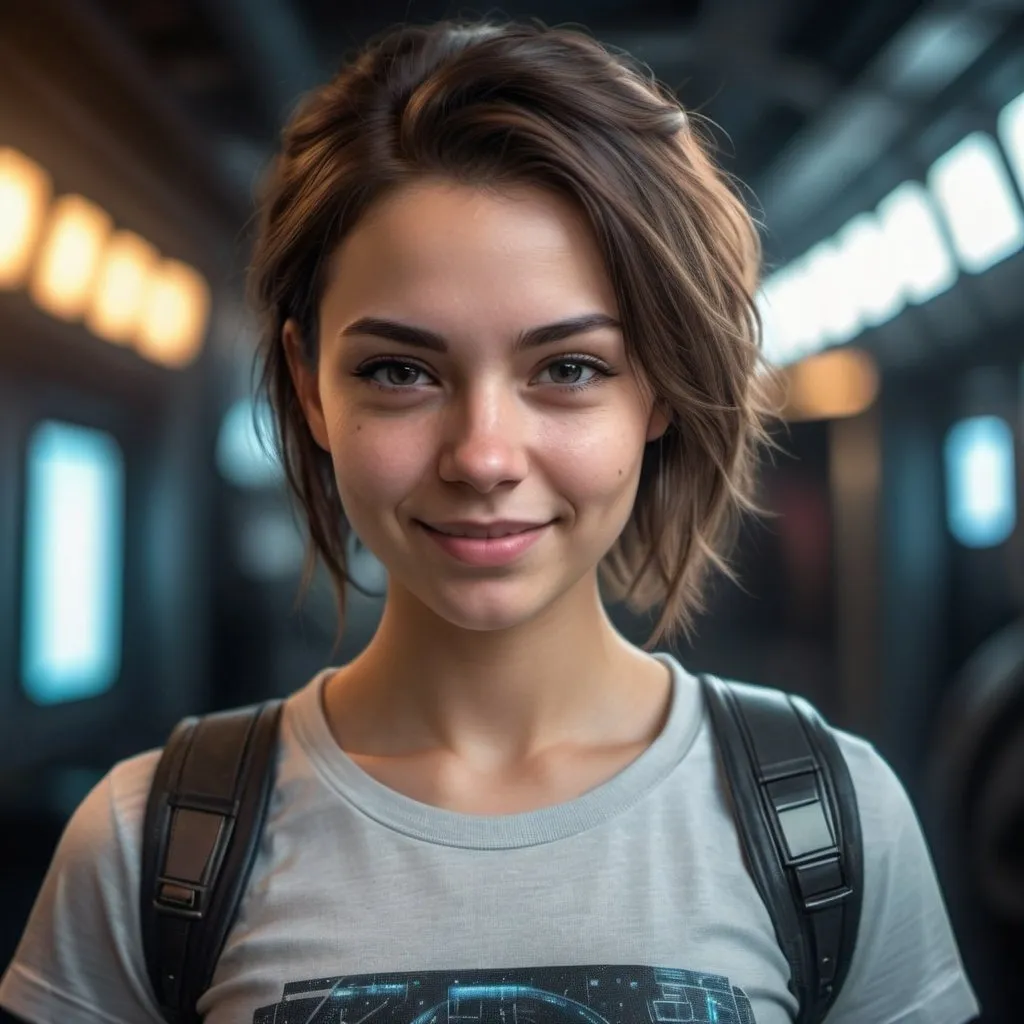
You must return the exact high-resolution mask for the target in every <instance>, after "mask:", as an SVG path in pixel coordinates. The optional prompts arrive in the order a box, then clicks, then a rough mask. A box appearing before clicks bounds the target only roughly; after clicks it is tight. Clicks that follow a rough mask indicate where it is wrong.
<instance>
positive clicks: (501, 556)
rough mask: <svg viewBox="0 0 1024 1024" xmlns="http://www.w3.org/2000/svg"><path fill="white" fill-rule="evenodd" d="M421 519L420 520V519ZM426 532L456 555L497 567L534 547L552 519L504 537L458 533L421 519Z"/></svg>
mask: <svg viewBox="0 0 1024 1024" xmlns="http://www.w3.org/2000/svg"><path fill="white" fill-rule="evenodd" d="M417 522H419V520H417ZM419 525H420V526H422V527H423V531H424V533H426V535H427V536H428V537H430V539H431V540H432V541H434V543H435V544H437V546H438V547H439V548H440V549H441V550H442V551H444V552H445V553H446V554H448V555H450V556H451V557H452V558H455V559H457V560H458V561H460V562H462V563H464V564H465V565H473V566H477V567H482V568H495V567H497V566H501V565H508V564H509V563H511V562H514V561H515V560H516V559H517V558H519V556H520V555H522V554H524V553H525V552H526V551H527V550H528V549H529V548H531V547H533V545H534V544H536V543H537V541H538V540H540V539H541V537H542V536H543V535H544V533H545V531H546V530H547V529H548V527H550V526H551V523H544V524H542V525H540V526H533V527H529V528H527V529H525V530H521V531H520V532H518V533H510V534H507V535H506V536H504V537H455V536H452V535H451V534H447V533H441V532H440V531H439V530H435V529H434V528H433V527H432V526H428V525H427V524H426V523H423V522H420V523H419Z"/></svg>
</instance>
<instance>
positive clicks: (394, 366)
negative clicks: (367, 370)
mask: <svg viewBox="0 0 1024 1024" xmlns="http://www.w3.org/2000/svg"><path fill="white" fill-rule="evenodd" d="M380 370H383V371H384V373H385V376H386V379H387V382H388V383H389V384H393V385H395V387H407V386H408V385H410V384H415V383H416V375H417V374H420V373H422V372H423V371H422V370H421V369H420V368H419V367H418V366H410V365H409V364H408V363H388V365H387V366H382V367H380V368H379V370H378V372H380Z"/></svg>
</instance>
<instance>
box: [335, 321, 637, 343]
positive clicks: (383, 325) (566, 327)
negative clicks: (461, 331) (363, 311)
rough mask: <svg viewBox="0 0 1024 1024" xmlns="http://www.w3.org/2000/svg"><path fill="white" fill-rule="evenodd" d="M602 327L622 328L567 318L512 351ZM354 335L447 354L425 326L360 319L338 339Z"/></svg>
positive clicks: (529, 333) (523, 337)
mask: <svg viewBox="0 0 1024 1024" xmlns="http://www.w3.org/2000/svg"><path fill="white" fill-rule="evenodd" d="M602 327H614V328H621V327H622V325H621V324H620V323H619V321H618V320H616V319H615V318H614V317H612V316H608V314H606V313H584V314H583V315H581V316H574V317H569V318H568V319H566V320H559V321H557V322H556V323H552V324H542V325H541V326H539V327H531V328H529V329H528V330H526V331H523V332H522V333H521V334H520V335H519V337H518V338H516V342H515V346H514V349H515V351H517V352H518V351H520V350H522V349H527V348H536V347H537V346H539V345H550V344H551V343H552V342H555V341H563V340H564V339H565V338H571V337H572V336H573V335H576V334H585V333H586V332H588V331H595V330H598V329H599V328H602ZM353 335H360V336H363V337H365V336H370V337H374V338H384V339H386V340H387V341H395V342H398V343H400V344H402V345H412V346H413V347H415V348H428V349H432V350H434V351H435V352H447V351H448V342H447V341H446V340H445V339H444V338H443V337H442V336H441V335H440V334H436V333H435V332H434V331H428V330H427V329H426V328H425V327H414V326H413V325H411V324H403V323H399V322H398V321H397V320H383V319H381V318H379V317H373V316H365V317H361V318H360V319H358V320H354V321H353V322H352V323H350V324H349V325H348V326H347V327H345V328H344V329H343V330H342V331H341V337H352V336H353Z"/></svg>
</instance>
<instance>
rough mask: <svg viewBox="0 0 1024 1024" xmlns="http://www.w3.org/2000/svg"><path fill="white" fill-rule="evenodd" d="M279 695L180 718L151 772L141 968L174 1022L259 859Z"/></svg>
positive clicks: (182, 1015) (203, 976) (211, 961)
mask: <svg viewBox="0 0 1024 1024" xmlns="http://www.w3.org/2000/svg"><path fill="white" fill-rule="evenodd" d="M280 713H281V702H280V701H268V702H267V703H265V704H259V705H254V706H252V707H248V708H241V709H239V710H237V711H226V712H219V713H217V714H212V715H206V716H205V717H202V718H186V719H184V720H183V721H181V722H180V723H179V724H178V725H177V726H176V728H175V729H174V731H173V732H172V733H171V737H170V739H169V740H168V741H167V746H166V747H164V750H163V753H162V755H161V757H160V761H159V763H158V765H157V769H156V774H155V775H154V778H153V784H152V788H151V789H150V793H149V800H148V802H147V804H146V818H145V825H144V831H143V843H142V878H141V885H140V912H141V924H142V946H143V952H144V955H145V959H146V968H147V970H148V972H149V978H150V982H151V983H152V986H153V992H154V994H155V996H156V999H157V1002H158V1003H159V1005H160V1009H161V1012H162V1013H163V1015H164V1018H165V1019H166V1020H167V1021H170V1022H173V1024H192V1022H198V1021H199V1020H200V1017H199V1015H198V1014H197V1012H196V1001H197V1000H198V999H199V997H200V995H202V993H203V992H204V991H206V989H207V988H208V987H209V985H210V981H211V979H212V978H213V970H214V967H215V966H216V964H217V959H218V957H219V956H220V953H221V950H222V949H223V947H224V941H225V939H226V938H227V935H228V931H229V930H230V928H231V925H232V923H233V921H234V919H235V915H236V914H237V912H238V906H239V904H240V902H241V899H242V894H243V893H244V891H245V887H246V883H247V882H248V880H249V875H250V873H251V871H252V866H253V863H254V861H255V860H256V852H257V849H258V846H259V837H260V832H261V830H262V828H263V823H264V820H265V818H266V813H267V807H268V804H269V801H270V793H271V791H272V789H273V781H274V769H275V760H276V758H275V756H274V755H275V751H276V745H277V743H276V741H277V726H278V720H279V718H280Z"/></svg>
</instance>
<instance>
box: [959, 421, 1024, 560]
mask: <svg viewBox="0 0 1024 1024" xmlns="http://www.w3.org/2000/svg"><path fill="white" fill-rule="evenodd" d="M945 462H946V518H947V521H948V523H949V530H950V532H951V533H952V534H953V536H954V537H956V539H957V540H958V541H959V542H960V543H961V544H963V545H964V546H965V547H969V548H987V547H993V546H995V545H996V544H1001V543H1002V542H1003V541H1005V540H1006V539H1007V537H1009V536H1010V534H1011V533H1013V529H1014V526H1015V525H1016V522H1017V507H1016V506H1017V502H1016V480H1015V476H1014V464H1013V431H1012V430H1011V429H1010V425H1009V424H1008V423H1007V422H1006V421H1005V420H1002V419H1000V418H999V417H998V416H974V417H971V418H970V419H965V420H961V421H960V422H959V423H956V424H954V426H953V427H951V428H950V431H949V433H948V434H947V435H946V444H945Z"/></svg>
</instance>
